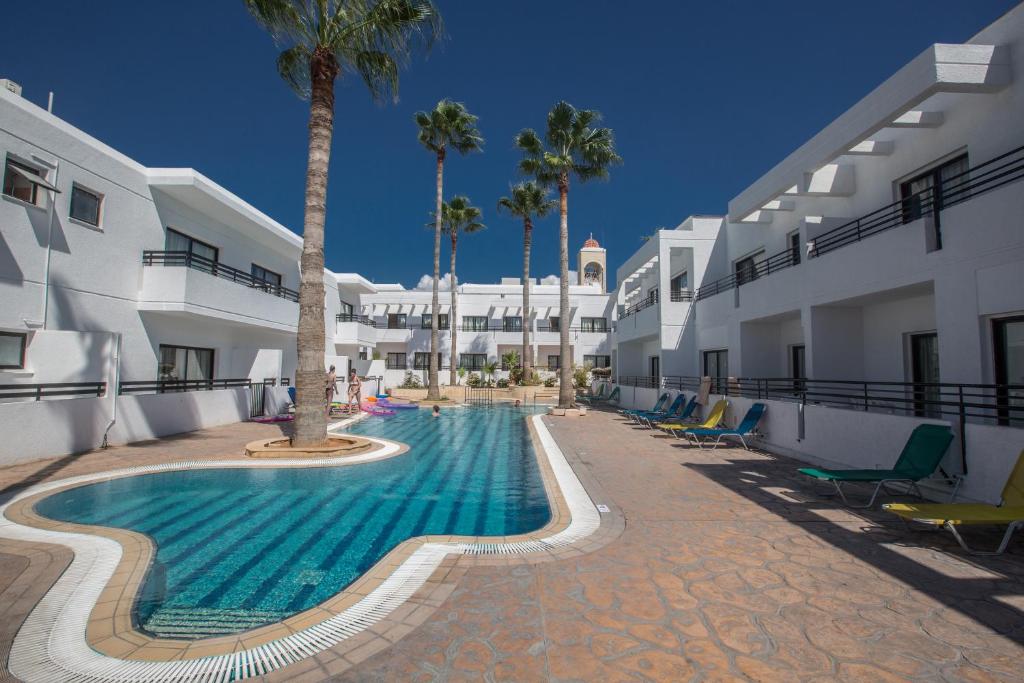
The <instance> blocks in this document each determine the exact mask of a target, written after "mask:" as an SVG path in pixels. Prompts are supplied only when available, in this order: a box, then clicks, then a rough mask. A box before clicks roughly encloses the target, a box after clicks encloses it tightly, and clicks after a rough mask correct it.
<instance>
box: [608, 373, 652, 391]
mask: <svg viewBox="0 0 1024 683" xmlns="http://www.w3.org/2000/svg"><path fill="white" fill-rule="evenodd" d="M618 384H621V385H622V386H624V387H638V388H641V389H656V388H658V387H659V386H661V378H659V377H655V376H653V375H629V376H627V377H619V381H618Z"/></svg>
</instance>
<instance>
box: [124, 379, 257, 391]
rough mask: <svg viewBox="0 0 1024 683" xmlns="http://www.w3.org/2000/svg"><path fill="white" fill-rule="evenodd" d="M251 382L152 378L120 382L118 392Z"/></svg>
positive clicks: (247, 382)
mask: <svg viewBox="0 0 1024 683" xmlns="http://www.w3.org/2000/svg"><path fill="white" fill-rule="evenodd" d="M251 384H252V382H251V381H250V380H249V379H248V378H242V379H238V378H236V379H153V380H142V381H132V382H121V385H120V387H119V389H118V393H119V394H164V393H168V394H169V393H175V392H181V391H212V390H214V389H234V388H236V387H248V386H250V385H251Z"/></svg>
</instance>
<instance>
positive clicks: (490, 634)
mask: <svg viewBox="0 0 1024 683" xmlns="http://www.w3.org/2000/svg"><path fill="white" fill-rule="evenodd" d="M548 424H549V428H550V429H551V431H552V433H553V434H554V436H555V438H556V439H557V441H558V443H559V445H560V446H561V447H562V449H563V450H564V451H565V454H566V456H567V457H568V459H569V460H570V462H571V463H572V464H573V465H574V467H575V468H576V470H577V472H578V473H579V475H580V477H581V479H582V480H583V481H584V484H585V485H586V486H587V487H588V490H589V491H590V493H591V495H592V497H593V498H594V502H596V503H603V504H606V505H608V506H609V507H610V508H611V513H610V514H609V519H610V520H612V519H614V520H616V521H617V522H621V521H622V520H623V519H624V529H622V527H621V524H620V523H612V524H610V525H609V526H610V527H613V528H614V529H616V531H615V534H610V535H608V534H606V535H607V536H608V538H607V539H606V540H605V541H604V545H603V546H602V547H600V548H598V549H596V550H594V551H593V552H590V553H588V554H586V555H582V556H577V557H574V558H566V559H558V560H555V561H548V562H541V563H536V564H524V563H517V562H502V563H501V564H496V565H491V566H485V565H483V564H481V563H476V564H474V563H469V562H466V563H464V562H456V561H453V562H451V563H449V564H448V565H447V566H446V567H445V568H444V570H445V575H444V577H443V579H441V580H442V582H443V583H444V585H445V586H446V587H447V588H448V590H446V591H442V592H441V594H443V595H445V596H446V597H445V598H444V599H443V600H442V601H436V602H434V603H431V604H429V605H427V606H426V607H422V608H420V610H419V611H420V613H421V614H423V613H426V614H427V615H428V616H426V617H425V621H424V622H423V623H421V624H419V625H418V626H416V627H414V628H411V629H405V630H407V631H408V632H407V633H406V634H405V635H404V637H402V638H401V639H399V640H397V642H395V643H394V644H393V645H390V646H387V647H385V646H384V645H381V642H382V641H380V639H378V640H377V641H375V643H376V644H374V645H373V647H369V646H368V647H364V648H360V650H357V652H358V656H353V655H352V654H351V653H349V654H348V655H345V656H346V657H347V658H348V659H347V660H344V661H342V658H341V656H340V655H339V656H335V655H333V654H332V653H330V652H327V653H323V654H322V655H320V656H318V657H317V658H316V659H315V660H307V661H306V662H303V663H300V664H299V665H293V667H288V668H285V669H283V670H281V671H279V672H277V674H276V675H275V676H274V678H275V679H278V680H287V679H289V678H291V679H294V680H324V679H327V678H330V676H331V675H332V674H334V673H335V672H342V673H341V674H340V677H336V678H335V679H334V680H343V681H374V680H381V681H384V680H388V681H390V680H482V679H487V680H516V681H533V680H558V681H573V680H580V681H637V680H671V681H680V680H715V681H721V680H785V681H789V680H821V681H825V680H837V679H838V680H851V681H887V680H929V681H934V680H968V681H987V680H993V681H1022V680H1024V665H1022V662H1024V541H1022V540H1021V539H1020V538H1018V539H1016V540H1015V541H1014V542H1013V543H1012V544H1011V549H1010V551H1009V552H1008V553H1007V555H1006V556H1004V557H1001V558H969V557H966V556H964V555H962V554H960V553H959V551H955V550H954V548H955V544H954V543H953V542H952V540H951V539H950V538H948V537H947V535H946V534H938V533H925V532H908V531H906V530H904V529H903V527H902V526H901V525H900V524H899V523H898V522H895V523H894V522H893V520H892V519H890V518H889V516H887V515H883V514H880V513H870V514H867V515H862V514H854V513H851V512H849V511H847V510H844V509H842V508H840V507H838V506H836V505H835V504H834V503H833V502H832V501H830V500H828V499H825V498H822V497H819V496H818V493H819V492H822V491H823V490H824V489H822V488H819V487H818V486H817V485H816V484H815V483H813V482H810V481H804V480H802V478H800V479H798V478H797V477H795V476H794V470H795V468H796V466H797V463H795V462H794V461H791V460H787V459H784V458H777V457H774V456H769V455H766V454H759V453H747V452H745V451H742V450H735V449H726V450H723V449H719V450H718V451H716V452H714V453H712V452H710V451H698V450H696V449H688V448H685V447H682V446H680V445H679V443H678V442H673V441H670V440H667V439H663V438H659V437H657V436H653V435H652V434H651V433H650V432H648V431H645V430H644V431H641V430H639V429H636V428H634V427H632V426H630V425H629V424H627V423H625V422H624V421H622V420H621V419H620V418H618V416H616V415H614V414H611V413H596V414H595V413H591V414H590V415H589V416H587V417H586V418H580V419H567V418H561V419H555V420H550V419H549V420H548ZM274 430H275V428H274V427H270V426H263V425H235V426H232V427H227V428H222V429H217V430H208V431H206V432H201V433H197V434H194V435H189V436H186V437H182V438H178V439H174V440H164V441H161V442H158V443H155V444H148V445H141V446H132V447H122V448H114V449H110V450H109V451H105V452H102V453H90V454H86V455H83V456H78V457H74V458H65V459H62V460H58V461H53V462H48V463H33V464H30V465H23V466H19V467H12V468H7V469H5V470H0V495H2V496H7V495H10V492H11V491H12V490H13V487H17V486H19V485H20V484H22V483H23V482H29V483H35V481H39V480H43V479H49V478H61V477H65V476H71V475H72V474H77V473H81V472H85V471H96V470H102V469H110V468H113V467H119V466H123V465H125V464H129V463H130V464H139V463H143V462H146V463H149V462H160V461H164V460H167V459H171V457H170V456H172V455H173V459H182V458H185V457H188V458H205V457H223V456H224V454H226V453H237V452H238V449H239V448H240V446H241V445H242V444H244V443H245V442H246V441H248V440H252V439H255V438H259V437H260V436H263V435H264V434H272V433H274ZM618 529H622V530H621V533H619V532H618ZM602 530H603V531H604V529H602ZM994 538H995V537H994V536H991V537H989V538H987V539H984V541H982V542H989V543H992V542H994ZM68 559H69V556H68V554H67V553H66V552H62V551H60V550H59V549H54V548H53V547H52V546H40V547H35V548H24V547H14V544H5V545H4V546H3V547H0V614H2V615H3V616H4V617H6V618H5V619H4V621H3V628H0V655H2V654H4V652H5V651H6V649H7V648H8V647H9V643H10V637H11V635H12V634H13V633H14V631H15V629H16V625H17V624H16V622H17V621H19V617H18V614H21V615H22V618H23V616H24V613H27V610H28V609H30V608H31V605H32V604H34V602H35V600H37V599H38V595H41V594H42V592H43V591H44V590H45V588H46V586H48V585H49V583H51V582H52V581H53V580H54V579H55V578H56V576H57V575H58V574H59V572H60V571H61V569H62V568H63V564H66V563H67V561H68ZM437 605H439V607H438V606H437ZM392 626H393V625H392ZM368 645H369V644H368Z"/></svg>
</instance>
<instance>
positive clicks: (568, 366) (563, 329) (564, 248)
mask: <svg viewBox="0 0 1024 683" xmlns="http://www.w3.org/2000/svg"><path fill="white" fill-rule="evenodd" d="M558 213H559V221H560V225H559V227H558V250H559V259H558V260H559V266H560V270H559V278H558V344H559V360H558V363H559V368H558V407H559V408H571V407H572V399H573V389H572V353H571V352H570V350H569V325H570V324H571V322H572V321H571V320H570V319H569V178H568V177H567V176H565V175H563V176H562V177H561V178H559V180H558Z"/></svg>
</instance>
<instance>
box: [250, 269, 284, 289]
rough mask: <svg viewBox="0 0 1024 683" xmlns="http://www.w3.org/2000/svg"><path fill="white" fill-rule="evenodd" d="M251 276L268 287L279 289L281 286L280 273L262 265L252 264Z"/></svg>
mask: <svg viewBox="0 0 1024 683" xmlns="http://www.w3.org/2000/svg"><path fill="white" fill-rule="evenodd" d="M251 272H252V276H253V279H256V280H259V281H260V282H265V283H266V284H267V285H269V286H270V287H273V288H275V289H280V287H281V274H280V273H275V272H274V271H272V270H267V269H266V268H264V267H263V266H259V265H256V264H255V263H254V264H252V271H251Z"/></svg>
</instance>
